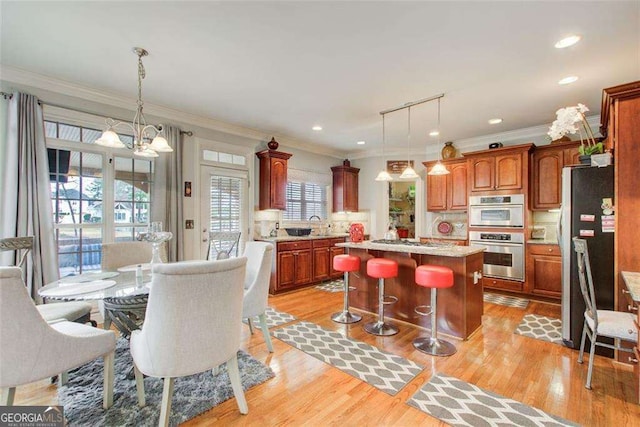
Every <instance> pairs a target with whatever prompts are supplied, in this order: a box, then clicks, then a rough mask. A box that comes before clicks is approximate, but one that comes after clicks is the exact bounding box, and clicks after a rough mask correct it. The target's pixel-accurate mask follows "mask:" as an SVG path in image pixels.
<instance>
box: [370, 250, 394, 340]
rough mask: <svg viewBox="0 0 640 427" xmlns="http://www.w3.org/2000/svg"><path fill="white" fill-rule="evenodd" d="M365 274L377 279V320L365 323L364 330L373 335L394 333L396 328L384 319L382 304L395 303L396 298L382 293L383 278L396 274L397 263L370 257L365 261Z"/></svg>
mask: <svg viewBox="0 0 640 427" xmlns="http://www.w3.org/2000/svg"><path fill="white" fill-rule="evenodd" d="M367 275H369V277H375V278H377V279H378V321H377V322H369V323H367V324H365V325H364V330H365V331H367V332H369V333H370V334H373V335H382V336H389V335H395V334H397V333H398V328H397V327H396V326H395V325H393V324H391V323H385V321H384V306H385V305H388V304H395V303H396V302H398V298H396V297H394V296H392V295H385V294H384V279H389V278H391V277H396V276H397V275H398V263H397V262H395V261H393V260H390V259H386V258H372V259H370V260H369V261H367ZM385 298H386V299H385Z"/></svg>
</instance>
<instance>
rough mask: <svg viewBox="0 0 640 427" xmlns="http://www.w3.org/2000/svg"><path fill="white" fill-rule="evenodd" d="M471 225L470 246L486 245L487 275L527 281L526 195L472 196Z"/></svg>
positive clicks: (485, 267)
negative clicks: (525, 243) (525, 251)
mask: <svg viewBox="0 0 640 427" xmlns="http://www.w3.org/2000/svg"><path fill="white" fill-rule="evenodd" d="M469 228H470V231H469V246H475V247H483V248H485V252H484V268H483V270H484V275H485V276H487V277H497V278H500V279H509V280H517V281H521V282H524V280H525V267H524V259H525V255H524V194H511V195H503V196H471V197H469ZM494 229H496V230H494ZM505 229H506V230H505Z"/></svg>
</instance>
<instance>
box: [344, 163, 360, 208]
mask: <svg viewBox="0 0 640 427" xmlns="http://www.w3.org/2000/svg"><path fill="white" fill-rule="evenodd" d="M344 210H345V211H349V212H358V174H357V173H353V172H350V171H346V172H345V173H344Z"/></svg>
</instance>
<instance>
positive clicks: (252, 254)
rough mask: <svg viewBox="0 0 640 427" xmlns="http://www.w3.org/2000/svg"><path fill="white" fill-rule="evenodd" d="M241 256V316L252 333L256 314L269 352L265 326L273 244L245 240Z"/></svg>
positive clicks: (268, 339)
mask: <svg viewBox="0 0 640 427" xmlns="http://www.w3.org/2000/svg"><path fill="white" fill-rule="evenodd" d="M243 256H244V257H245V258H247V274H246V276H245V279H244V299H243V301H242V318H243V319H247V323H248V324H249V329H250V331H251V333H252V334H253V325H252V324H251V319H252V318H253V317H254V316H258V318H259V319H260V329H262V335H263V336H264V340H265V342H266V343H267V348H268V349H269V352H270V353H273V344H272V343H271V336H270V335H269V329H268V328H267V316H266V315H265V311H266V310H267V299H268V297H269V281H270V280H271V264H272V263H273V258H272V257H273V245H272V244H271V243H267V242H247V243H246V245H245V248H244V254H243Z"/></svg>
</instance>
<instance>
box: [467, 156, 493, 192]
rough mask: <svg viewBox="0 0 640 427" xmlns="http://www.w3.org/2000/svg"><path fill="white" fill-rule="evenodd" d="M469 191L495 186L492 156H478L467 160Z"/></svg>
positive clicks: (483, 189)
mask: <svg viewBox="0 0 640 427" xmlns="http://www.w3.org/2000/svg"><path fill="white" fill-rule="evenodd" d="M469 168H470V169H471V176H470V178H471V191H491V190H493V189H494V187H495V181H494V169H495V159H494V158H493V157H479V158H476V159H472V160H470V161H469Z"/></svg>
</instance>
